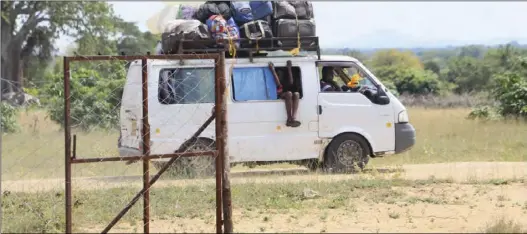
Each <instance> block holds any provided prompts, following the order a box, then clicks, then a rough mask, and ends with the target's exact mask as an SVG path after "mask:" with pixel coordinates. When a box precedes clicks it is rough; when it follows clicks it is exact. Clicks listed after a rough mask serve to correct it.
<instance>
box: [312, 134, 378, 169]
mask: <svg viewBox="0 0 527 234" xmlns="http://www.w3.org/2000/svg"><path fill="white" fill-rule="evenodd" d="M370 155H371V152H370V147H369V145H368V142H367V141H366V140H365V139H364V138H363V137H362V136H360V135H357V134H353V133H346V134H342V135H340V136H337V137H336V138H334V139H333V141H331V143H330V144H329V145H328V147H327V149H326V153H325V155H324V162H323V166H322V169H323V170H324V171H325V172H331V173H347V172H358V171H359V170H362V169H364V168H365V167H366V165H367V164H368V162H369V160H370Z"/></svg>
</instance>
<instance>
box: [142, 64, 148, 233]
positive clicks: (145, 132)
mask: <svg viewBox="0 0 527 234" xmlns="http://www.w3.org/2000/svg"><path fill="white" fill-rule="evenodd" d="M147 62H148V61H147V59H146V58H143V59H141V67H142V73H143V74H142V75H143V76H142V78H143V79H142V80H143V127H142V135H143V139H142V140H143V156H148V155H149V154H150V124H149V122H148V71H147ZM149 162H150V160H149V159H148V158H143V189H144V190H145V192H144V194H143V232H144V233H150V190H149V189H148V188H149V187H150V186H149V183H150V181H149V180H150V171H149V165H148V164H149Z"/></svg>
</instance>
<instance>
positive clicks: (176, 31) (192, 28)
mask: <svg viewBox="0 0 527 234" xmlns="http://www.w3.org/2000/svg"><path fill="white" fill-rule="evenodd" d="M206 39H211V35H210V33H209V30H208V28H207V26H206V25H204V24H202V23H201V22H200V21H199V20H180V19H179V20H178V19H177V20H172V21H170V22H167V24H166V25H165V28H164V31H163V33H162V34H161V50H162V53H164V54H171V53H177V50H178V48H179V44H180V43H181V40H188V42H185V43H184V44H183V46H184V47H185V49H204V48H207V47H208V46H211V44H210V43H203V42H197V40H206Z"/></svg>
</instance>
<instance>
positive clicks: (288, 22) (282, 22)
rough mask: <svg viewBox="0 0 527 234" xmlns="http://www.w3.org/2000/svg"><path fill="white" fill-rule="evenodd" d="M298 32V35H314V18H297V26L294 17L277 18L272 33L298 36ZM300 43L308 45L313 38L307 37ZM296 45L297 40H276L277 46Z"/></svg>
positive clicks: (283, 35)
mask: <svg viewBox="0 0 527 234" xmlns="http://www.w3.org/2000/svg"><path fill="white" fill-rule="evenodd" d="M299 32H300V37H314V36H316V25H315V20H314V19H310V20H298V26H297V21H296V20H294V19H279V20H277V21H275V25H274V32H273V34H274V35H275V37H294V38H297V37H298V33H299ZM301 43H302V45H310V44H311V43H313V40H311V39H307V40H302V38H301ZM297 45H298V41H297V40H287V41H283V40H282V41H278V46H287V47H294V46H297Z"/></svg>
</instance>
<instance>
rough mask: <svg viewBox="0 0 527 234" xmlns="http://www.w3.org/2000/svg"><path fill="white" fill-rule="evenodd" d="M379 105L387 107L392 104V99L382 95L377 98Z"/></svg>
mask: <svg viewBox="0 0 527 234" xmlns="http://www.w3.org/2000/svg"><path fill="white" fill-rule="evenodd" d="M377 103H378V104H380V105H386V104H389V103H390V98H389V97H388V96H385V95H382V96H377Z"/></svg>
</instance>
